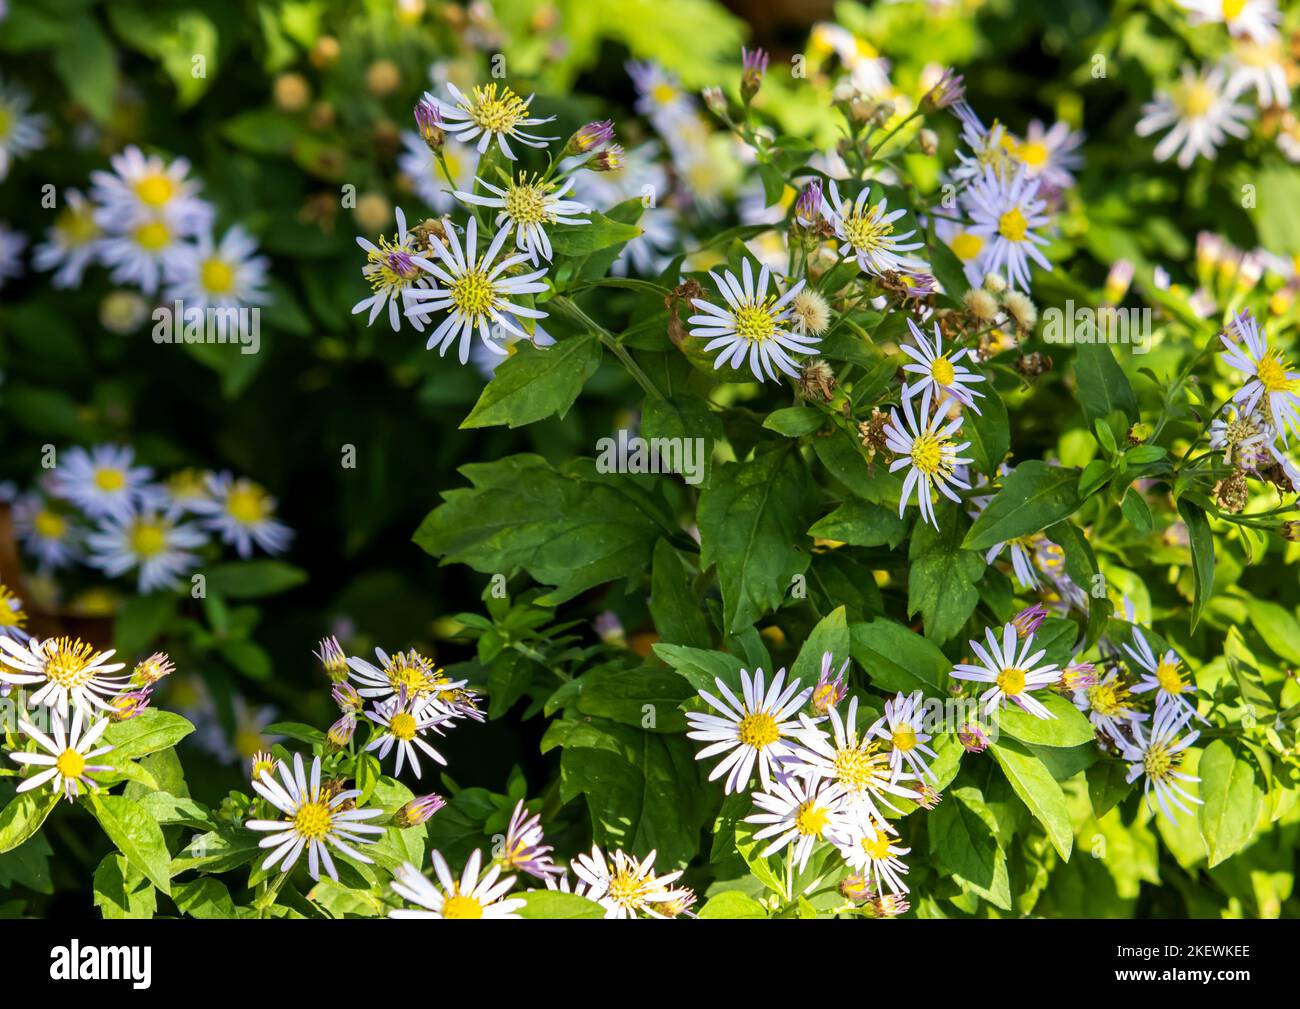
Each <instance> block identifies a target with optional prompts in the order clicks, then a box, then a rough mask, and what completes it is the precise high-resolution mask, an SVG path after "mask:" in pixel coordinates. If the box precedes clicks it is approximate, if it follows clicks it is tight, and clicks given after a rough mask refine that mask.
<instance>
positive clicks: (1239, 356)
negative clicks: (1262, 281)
mask: <svg viewBox="0 0 1300 1009" xmlns="http://www.w3.org/2000/svg"><path fill="white" fill-rule="evenodd" d="M1234 332H1235V334H1236V336H1237V337H1239V338H1240V342H1238V340H1237V339H1234V338H1233V336H1232V334H1233V333H1234ZM1219 339H1220V340H1222V341H1223V346H1224V350H1223V359H1224V360H1225V361H1226V362H1227V363H1228V364H1229V365H1231V366H1232V367H1233V368H1236V369H1237V370H1238V371H1240V372H1244V373H1245V374H1247V375H1249V376H1250V378H1249V379H1247V381H1246V383H1245V385H1243V386H1242V387H1241V388H1240V389H1238V390H1237V391H1236V392H1235V393H1234V394H1233V397H1232V402H1234V403H1236V404H1238V405H1239V406H1240V407H1241V409H1242V410H1243V411H1244V412H1246V413H1248V414H1249V413H1251V412H1253V411H1254V409H1255V407H1256V405H1258V404H1259V403H1260V402H1261V400H1264V401H1266V402H1267V407H1268V414H1269V416H1270V417H1271V418H1272V421H1273V427H1274V429H1275V430H1276V431H1277V432H1278V433H1279V434H1281V436H1282V440H1283V441H1284V442H1285V441H1286V432H1287V429H1288V428H1289V429H1290V430H1292V431H1295V432H1296V433H1300V372H1294V371H1291V370H1290V368H1291V365H1290V362H1289V361H1287V359H1286V357H1285V356H1284V355H1283V354H1282V352H1281V351H1279V350H1274V349H1271V348H1270V347H1269V345H1268V338H1267V337H1266V336H1265V335H1264V334H1263V333H1261V332H1260V329H1259V323H1258V322H1256V321H1255V319H1254V318H1252V317H1251V315H1250V313H1249V312H1246V311H1243V312H1241V313H1240V314H1239V315H1236V316H1234V317H1233V319H1232V321H1231V322H1230V323H1229V324H1228V326H1227V328H1226V329H1225V330H1224V331H1223V332H1222V333H1220V334H1219Z"/></svg>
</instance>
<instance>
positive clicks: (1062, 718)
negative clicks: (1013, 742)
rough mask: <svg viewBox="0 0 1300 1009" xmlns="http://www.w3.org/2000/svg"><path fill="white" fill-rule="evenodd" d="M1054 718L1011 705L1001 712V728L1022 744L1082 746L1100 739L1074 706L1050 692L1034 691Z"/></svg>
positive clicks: (999, 716) (999, 720) (999, 722)
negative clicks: (1035, 714)
mask: <svg viewBox="0 0 1300 1009" xmlns="http://www.w3.org/2000/svg"><path fill="white" fill-rule="evenodd" d="M1034 697H1035V699H1037V700H1039V701H1041V702H1042V703H1043V706H1044V707H1045V708H1047V710H1048V711H1050V712H1051V713H1052V714H1053V715H1054V716H1056V717H1054V718H1035V717H1034V716H1033V715H1031V714H1030V713H1029V712H1028V711H1024V710H1023V709H1021V708H1020V707H1018V706H1017V705H1015V704H1008V705H1007V706H1006V707H1005V708H1004V709H1002V710H1001V711H999V712H998V713H997V716H996V719H997V723H998V728H999V729H1000V730H1001V731H1002V732H1004V733H1006V734H1007V735H1008V736H1010V737H1011V738H1012V739H1018V740H1020V741H1021V742H1022V743H1030V744H1032V745H1034V746H1056V747H1066V746H1079V745H1081V744H1083V743H1091V742H1093V741H1094V739H1095V737H1096V733H1095V731H1094V730H1093V727H1092V723H1091V722H1089V721H1088V719H1087V718H1085V717H1084V715H1083V713H1082V712H1081V711H1079V709H1078V708H1076V707H1075V706H1074V705H1073V704H1071V703H1070V702H1069V701H1068V700H1067V699H1066V698H1064V697H1062V696H1061V695H1060V694H1056V693H1053V692H1052V691H1050V690H1038V691H1035V692H1034Z"/></svg>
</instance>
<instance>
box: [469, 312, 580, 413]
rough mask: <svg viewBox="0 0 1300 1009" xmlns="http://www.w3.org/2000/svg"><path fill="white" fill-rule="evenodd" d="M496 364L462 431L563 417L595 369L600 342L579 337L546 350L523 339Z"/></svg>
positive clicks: (570, 338) (572, 337) (568, 339)
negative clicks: (493, 372) (494, 370)
mask: <svg viewBox="0 0 1300 1009" xmlns="http://www.w3.org/2000/svg"><path fill="white" fill-rule="evenodd" d="M515 346H516V348H517V349H516V351H515V352H514V353H513V354H511V355H510V357H508V358H506V359H505V360H504V361H502V362H501V364H500V365H498V366H497V370H496V374H494V375H493V376H492V381H490V382H489V383H488V384H487V385H485V386H484V387H483V392H482V393H480V395H479V398H478V402H477V403H475V404H474V409H472V410H471V411H470V412H469V416H468V417H466V418H465V420H464V421H463V422H462V423H461V425H460V426H461V428H462V429H464V428H475V427H491V426H492V425H494V424H506V425H508V426H509V427H522V426H523V425H525V424H531V423H533V422H534V421H538V420H541V419H542V418H543V417H550V416H551V415H555V416H557V417H563V416H564V415H565V414H566V413H567V412H568V410H569V407H570V406H572V405H573V401H574V400H575V399H577V398H578V393H580V392H582V387H583V386H584V385H585V384H586V382H587V379H589V378H591V376H592V375H594V374H595V373H596V369H597V368H598V367H600V355H601V349H600V340H599V339H598V338H597V337H596V335H595V334H594V333H583V334H581V335H579V336H571V337H569V338H567V339H564V340H561V341H560V342H559V343H557V344H555V345H554V346H551V347H538V346H535V345H534V344H533V343H531V342H529V341H527V340H521V341H519V343H517V344H516V345H515Z"/></svg>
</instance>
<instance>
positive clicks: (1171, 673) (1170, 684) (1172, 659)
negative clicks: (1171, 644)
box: [1124, 627, 1205, 721]
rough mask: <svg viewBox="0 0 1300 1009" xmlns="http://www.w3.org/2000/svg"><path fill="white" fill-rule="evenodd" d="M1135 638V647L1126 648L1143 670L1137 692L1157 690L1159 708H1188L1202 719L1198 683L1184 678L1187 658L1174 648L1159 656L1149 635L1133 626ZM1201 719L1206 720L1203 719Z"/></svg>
mask: <svg viewBox="0 0 1300 1009" xmlns="http://www.w3.org/2000/svg"><path fill="white" fill-rule="evenodd" d="M1132 640H1133V644H1132V645H1131V646H1130V645H1128V644H1125V645H1124V651H1126V652H1128V654H1129V657H1130V658H1132V660H1133V661H1134V662H1136V663H1137V664H1138V666H1139V667H1140V668H1141V669H1142V672H1141V673H1140V674H1139V676H1138V682H1137V683H1135V684H1134V685H1133V688H1132V689H1133V693H1135V694H1145V693H1148V692H1150V691H1152V690H1154V691H1155V692H1156V710H1157V711H1159V710H1160V709H1161V708H1164V707H1169V706H1172V707H1176V708H1184V709H1186V710H1187V711H1188V712H1190V713H1191V714H1192V715H1196V717H1198V718H1200V717H1201V716H1200V715H1199V714H1198V713H1197V711H1196V701H1195V697H1196V693H1197V690H1196V683H1195V681H1193V680H1191V679H1190V678H1184V676H1183V661H1182V659H1180V658H1179V657H1178V653H1177V652H1175V651H1174V650H1173V649H1172V648H1170V649H1167V650H1166V651H1165V653H1164V655H1161V656H1159V657H1158V658H1157V656H1156V654H1155V652H1154V651H1152V649H1151V646H1150V645H1149V644H1148V643H1147V639H1146V635H1144V634H1143V633H1142V631H1141V630H1140V629H1139V628H1137V627H1134V628H1133V638H1132ZM1201 721H1205V719H1204V718H1201Z"/></svg>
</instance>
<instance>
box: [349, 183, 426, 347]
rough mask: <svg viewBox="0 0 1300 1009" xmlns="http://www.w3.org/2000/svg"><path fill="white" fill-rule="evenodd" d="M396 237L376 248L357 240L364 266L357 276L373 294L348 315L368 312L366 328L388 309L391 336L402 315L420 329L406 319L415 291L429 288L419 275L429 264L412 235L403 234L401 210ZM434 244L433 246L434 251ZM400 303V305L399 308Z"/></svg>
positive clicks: (420, 325) (415, 318) (419, 323)
mask: <svg viewBox="0 0 1300 1009" xmlns="http://www.w3.org/2000/svg"><path fill="white" fill-rule="evenodd" d="M396 216H397V236H396V238H394V239H393V240H392V241H389V240H388V239H387V238H384V237H381V238H380V239H379V244H378V245H376V244H375V243H374V242H371V241H368V240H367V239H365V238H362V237H361V236H360V235H358V236H357V244H358V245H359V246H361V248H362V249H363V250H364V251H365V253H366V265H365V266H363V267H362V268H361V275H362V276H363V277H364V278H365V279H366V282H367V283H369V284H370V287H371V290H372V291H373V292H374V293H373V294H371V295H370V297H368V298H362V299H361V300H360V301H358V302H357V303H356V304H355V305H353V306H352V314H353V315H358V314H360V313H361V312H364V311H366V310H367V309H369V310H370V315H369V316H368V317H367V319H366V325H367V326H371V325H374V322H375V319H376V318H378V316H379V313H380V312H382V311H383V310H384V306H385V305H386V306H388V324H389V325H390V326H392V327H393V332H397V331H398V330H400V329H401V328H402V318H401V317H402V315H403V314H406V315H407V316H408V317H410V319H411V323H412V324H413V325H414V326H415V328H416V330H422V329H424V325H423V322H422V321H421V320H420V318H419V317H418V316H412V315H410V309H411V308H412V307H413V306H414V304H415V301H414V295H415V293H416V292H417V291H419V290H421V289H423V288H426V287H428V286H429V280H428V277H426V276H425V273H424V272H422V271H428V270H431V269H432V266H433V264H432V263H430V262H429V260H428V259H427V258H425V256H424V255H423V254H422V253H423V251H424V250H421V249H420V243H419V239H418V237H417V236H416V234H415V232H412V231H407V230H406V215H405V214H404V213H402V208H401V207H398V208H396ZM437 244H438V243H436V242H435V243H433V246H434V247H435V248H436V247H437ZM399 302H400V305H399Z"/></svg>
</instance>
